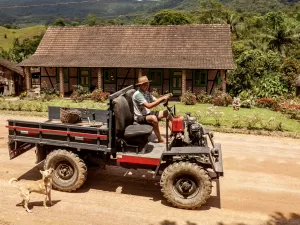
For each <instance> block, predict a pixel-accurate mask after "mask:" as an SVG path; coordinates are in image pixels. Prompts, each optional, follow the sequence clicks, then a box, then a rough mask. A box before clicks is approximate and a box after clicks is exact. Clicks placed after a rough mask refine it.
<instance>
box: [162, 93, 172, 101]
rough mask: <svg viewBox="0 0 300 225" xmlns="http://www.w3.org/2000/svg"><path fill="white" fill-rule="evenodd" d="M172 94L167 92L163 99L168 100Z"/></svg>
mask: <svg viewBox="0 0 300 225" xmlns="http://www.w3.org/2000/svg"><path fill="white" fill-rule="evenodd" d="M171 96H172V94H165V95H163V96H162V99H163V100H168V99H169V98H170V97H171Z"/></svg>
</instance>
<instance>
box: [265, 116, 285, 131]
mask: <svg viewBox="0 0 300 225" xmlns="http://www.w3.org/2000/svg"><path fill="white" fill-rule="evenodd" d="M263 128H264V129H266V130H269V131H272V130H278V131H283V128H282V122H281V121H277V120H276V118H275V117H271V118H270V119H269V120H268V121H267V122H266V123H264V124H263Z"/></svg>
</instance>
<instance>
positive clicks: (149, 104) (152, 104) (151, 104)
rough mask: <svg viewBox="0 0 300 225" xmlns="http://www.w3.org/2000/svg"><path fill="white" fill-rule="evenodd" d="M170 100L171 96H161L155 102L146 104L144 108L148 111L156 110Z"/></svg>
mask: <svg viewBox="0 0 300 225" xmlns="http://www.w3.org/2000/svg"><path fill="white" fill-rule="evenodd" d="M168 98H170V95H169V94H167V95H163V96H161V97H160V98H157V99H155V100H154V101H153V102H151V103H144V106H145V107H146V108H148V109H152V108H154V107H155V106H157V105H159V104H160V103H161V102H162V101H165V100H167V99H168Z"/></svg>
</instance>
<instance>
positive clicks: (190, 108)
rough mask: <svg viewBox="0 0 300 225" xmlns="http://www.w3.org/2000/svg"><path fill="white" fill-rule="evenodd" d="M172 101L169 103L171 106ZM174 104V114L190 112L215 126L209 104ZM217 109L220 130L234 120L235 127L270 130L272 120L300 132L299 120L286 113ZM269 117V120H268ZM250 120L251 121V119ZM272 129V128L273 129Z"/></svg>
mask: <svg viewBox="0 0 300 225" xmlns="http://www.w3.org/2000/svg"><path fill="white" fill-rule="evenodd" d="M172 104H174V103H169V105H170V106H172ZM175 104H176V114H177V115H182V116H183V115H185V113H186V112H190V113H191V116H195V117H197V119H198V121H199V122H200V123H202V124H203V125H210V126H215V127H218V126H216V118H215V117H214V116H213V115H211V114H207V111H208V110H207V108H210V107H212V105H211V104H196V105H183V104H181V103H175ZM156 110H163V107H162V106H159V107H156ZM218 111H219V112H221V113H222V116H221V117H220V118H219V120H220V127H219V128H216V129H217V130H220V129H221V128H226V127H227V128H231V129H232V128H234V122H235V120H240V121H239V122H237V123H238V124H236V125H238V126H237V128H239V129H243V128H247V130H262V129H267V128H268V127H267V126H269V127H270V130H272V129H271V128H272V125H273V124H272V123H274V121H276V122H278V123H280V122H281V123H282V130H284V131H289V132H294V133H300V123H299V121H296V120H293V119H290V118H289V117H288V116H287V115H284V114H282V113H280V112H275V111H272V110H269V109H265V108H253V109H247V108H240V110H239V111H234V110H233V108H232V107H218ZM254 117H259V118H258V119H257V120H259V121H258V122H257V123H256V124H255V126H253V127H249V123H250V125H251V122H252V125H253V123H254V121H253V120H254ZM270 119H271V120H270ZM251 120H252V121H251ZM273 130H274V129H273Z"/></svg>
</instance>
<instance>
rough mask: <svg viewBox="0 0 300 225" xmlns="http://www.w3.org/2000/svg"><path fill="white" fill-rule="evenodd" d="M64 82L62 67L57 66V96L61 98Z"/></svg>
mask: <svg viewBox="0 0 300 225" xmlns="http://www.w3.org/2000/svg"><path fill="white" fill-rule="evenodd" d="M64 84H65V82H64V69H63V68H62V67H59V96H60V97H61V98H63V97H64V96H65V90H64Z"/></svg>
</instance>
